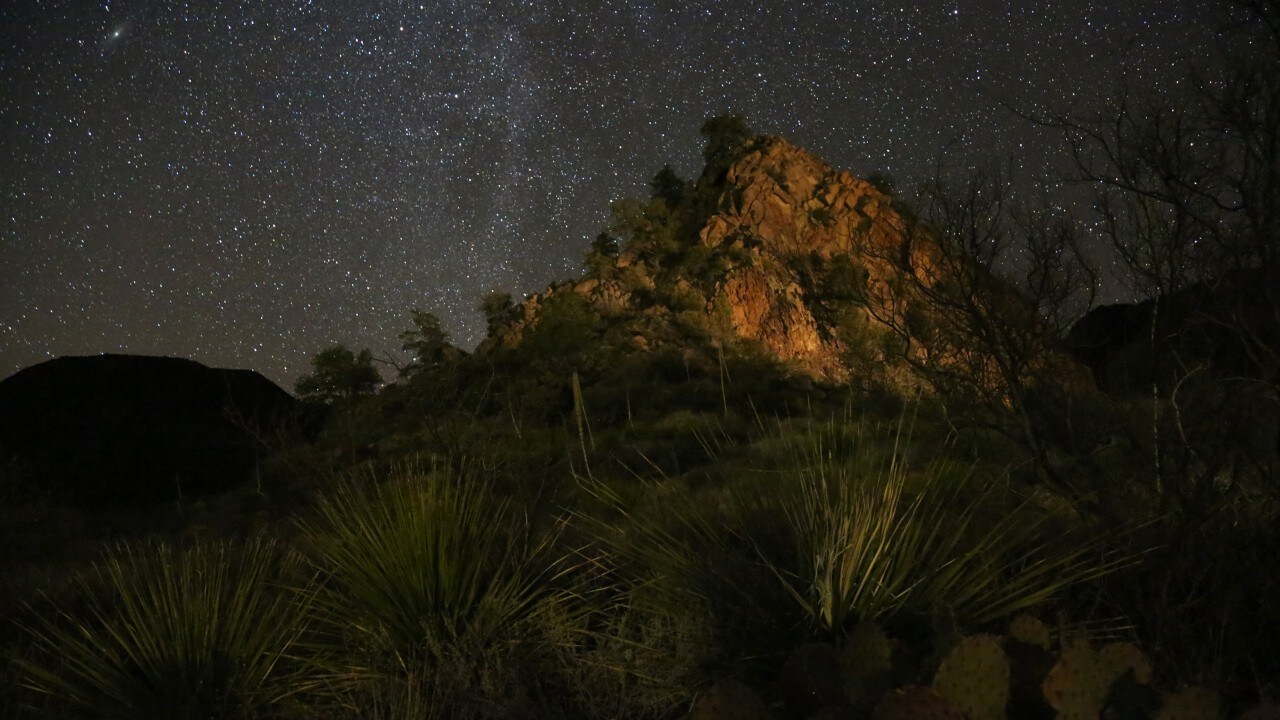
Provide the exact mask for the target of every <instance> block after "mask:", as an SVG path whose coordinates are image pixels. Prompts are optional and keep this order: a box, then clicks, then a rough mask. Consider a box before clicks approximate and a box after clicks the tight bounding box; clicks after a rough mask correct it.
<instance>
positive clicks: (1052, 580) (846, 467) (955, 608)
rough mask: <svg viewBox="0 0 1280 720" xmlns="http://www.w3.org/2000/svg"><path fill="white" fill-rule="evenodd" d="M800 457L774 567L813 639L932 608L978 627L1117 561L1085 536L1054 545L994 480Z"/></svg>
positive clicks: (925, 613)
mask: <svg viewBox="0 0 1280 720" xmlns="http://www.w3.org/2000/svg"><path fill="white" fill-rule="evenodd" d="M899 447H901V445H899ZM808 458H809V462H808V463H807V465H806V466H805V467H804V468H803V469H802V470H801V471H800V472H799V474H798V478H797V479H798V481H799V484H800V487H799V488H798V492H797V493H796V494H795V497H796V498H797V499H796V500H794V501H792V502H791V503H790V504H788V505H787V507H786V511H787V517H788V519H789V521H790V524H791V527H792V530H793V534H794V537H795V540H796V555H795V557H796V560H797V566H796V567H782V566H778V565H775V570H776V572H777V574H778V576H779V577H780V578H782V580H783V581H784V582H785V583H786V584H787V587H788V588H789V590H790V592H791V595H792V596H793V597H794V598H795V600H796V601H797V602H798V603H800V605H801V606H802V607H803V609H804V611H805V612H806V614H807V615H808V616H809V618H810V621H811V622H812V624H813V625H814V626H816V628H817V629H819V630H821V631H823V632H827V633H835V634H843V633H846V632H848V631H849V630H850V629H851V628H852V627H853V626H854V625H855V624H856V623H857V622H858V621H860V620H877V621H882V622H888V623H890V624H892V623H893V622H894V621H896V620H901V619H907V618H913V617H914V618H922V617H931V616H936V615H938V614H939V613H941V614H944V615H947V616H948V617H950V618H952V619H953V620H954V621H955V622H956V623H958V624H959V625H960V626H962V627H976V626H981V625H984V624H987V623H990V622H993V621H995V620H999V619H1001V618H1005V617H1009V616H1012V615H1015V614H1017V613H1018V612H1020V611H1023V610H1025V609H1027V608H1030V607H1033V606H1036V605H1038V604H1040V603H1043V602H1045V601H1047V600H1048V599H1050V598H1051V597H1053V596H1054V595H1055V594H1056V593H1057V592H1058V591H1060V590H1061V589H1063V588H1065V587H1067V586H1069V585H1071V584H1073V583H1077V582H1081V581H1085V580H1088V579H1091V578H1095V577H1098V576H1099V575H1102V574H1104V573H1106V572H1109V571H1110V570H1112V569H1114V568H1115V567H1117V566H1119V565H1120V564H1122V563H1123V562H1124V559H1123V558H1117V557H1115V556H1110V557H1108V556H1107V555H1106V554H1105V553H1104V552H1103V548H1102V547H1101V542H1102V540H1101V539H1098V538H1096V537H1095V539H1091V540H1085V541H1082V542H1080V543H1064V542H1062V541H1061V535H1060V533H1057V532H1053V531H1052V529H1051V528H1050V527H1049V524H1048V521H1049V518H1048V517H1047V515H1046V514H1045V513H1043V512H1041V511H1039V510H1038V509H1037V508H1035V507H1033V506H1032V505H1031V504H1029V503H1015V504H1013V505H1012V507H1008V506H1007V502H1006V501H1005V500H1004V499H1003V498H1001V497H1000V493H999V492H997V490H998V488H997V487H996V486H995V484H994V483H992V482H985V483H984V482H981V481H975V480H974V479H973V478H971V477H970V476H969V474H968V473H967V471H957V470H955V469H953V468H949V467H947V466H945V465H935V466H933V467H932V468H930V469H928V470H927V471H925V472H924V473H923V474H921V475H919V476H910V475H909V474H908V472H907V470H906V468H905V466H904V464H903V462H902V459H901V456H900V454H899V453H898V452H896V451H895V452H894V453H893V454H892V456H891V458H890V459H889V460H888V462H887V463H886V464H884V465H881V468H880V469H879V470H877V469H875V467H874V464H873V463H872V462H868V461H867V459H866V458H865V457H859V455H858V453H857V452H855V453H854V456H853V457H852V458H840V457H836V456H834V455H833V454H831V453H829V452H824V451H823V450H822V449H820V448H819V449H815V450H811V451H809V452H808ZM1000 503H1005V506H1000V507H999V512H998V513H997V517H996V518H995V519H991V515H992V514H993V513H992V512H991V510H992V508H993V507H996V506H997V505H999V504H1000Z"/></svg>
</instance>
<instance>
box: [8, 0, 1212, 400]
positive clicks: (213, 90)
mask: <svg viewBox="0 0 1280 720" xmlns="http://www.w3.org/2000/svg"><path fill="white" fill-rule="evenodd" d="M1210 5H1212V3H1205V2H1202V1H1200V0H1125V1H1124V2H1116V1H1114V0H1108V1H1106V2H1090V1H1088V0H1047V1H1045V2H1039V1H1037V2H1030V1H1022V0H1004V1H999V0H955V1H953V2H940V1H935V0H924V1H923V2H894V3H889V2H881V1H880V0H845V1H844V2H803V1H802V2H797V1H796V0H769V1H767V2H753V3H747V2H726V1H722V2H700V1H697V0H681V1H677V2H610V1H608V0H599V1H598V2H536V1H535V0H529V1H528V2H463V1H459V2H428V3H417V2H413V3H410V2H372V1H370V2H354V1H351V0H316V1H314V2H312V1H310V0H291V1H288V2H285V1H283V0H281V1H276V0H269V1H268V0H262V1H257V0H244V1H242V2H229V1H228V2H178V1H177V0H171V1H168V2H147V1H145V0H136V1H133V2H96V3H95V2H81V1H80V0H61V1H58V2H33V1H31V0H17V2H14V0H5V1H4V2H3V4H0V141H2V142H3V149H2V150H0V377H4V376H7V375H9V374H11V373H13V372H15V371H17V370H18V369H20V368H22V367H25V366H27V365H32V364H35V363H38V362H41V361H44V360H47V359H50V358H52V357H56V356H59V355H85V354H96V353H100V352H130V353H141V354H159V355H173V356H181V357H188V358H192V359H195V360H198V361H200V362H203V363H205V364H208V365H212V366H218V367H239V368H252V369H256V370H258V371H260V372H262V373H264V374H265V375H267V376H268V377H270V378H271V379H273V380H275V381H277V382H279V383H281V384H282V385H284V386H285V387H287V388H292V384H293V381H294V379H295V378H296V377H297V376H298V375H299V374H301V373H303V372H305V371H307V369H308V362H309V358H310V357H311V356H312V355H314V354H315V353H316V352H318V351H320V350H322V349H324V348H325V347H328V346H331V345H334V344H336V343H339V342H342V343H345V344H347V345H348V346H349V347H353V348H360V347H369V348H371V349H373V350H374V352H375V354H379V355H381V354H384V353H387V352H390V351H395V350H397V349H398V344H399V343H398V341H397V340H396V335H397V334H398V333H400V332H401V331H403V330H405V329H407V328H408V327H409V326H410V320H409V310H410V309H414V308H417V309H422V310H427V311H430V312H433V313H435V314H436V315H438V316H439V317H440V318H441V319H442V321H443V322H444V325H445V327H446V328H447V329H448V330H449V331H450V332H451V333H452V335H453V338H454V341H455V342H456V343H458V344H459V345H462V346H464V347H471V346H472V345H474V344H475V343H476V342H478V341H479V340H480V339H481V337H482V334H483V326H484V323H483V320H482V318H481V316H480V313H479V311H478V310H476V306H477V305H478V303H479V300H480V298H481V297H482V296H483V295H484V294H485V293H486V292H488V291H490V290H494V289H498V290H504V291H507V292H511V293H512V294H513V295H516V296H517V297H519V296H521V295H523V294H525V293H528V292H533V291H537V290H539V289H541V288H543V287H545V286H546V285H547V284H548V283H549V282H551V281H553V280H557V279H562V278H566V277H571V276H574V275H577V274H578V273H579V272H580V268H581V260H582V256H583V253H584V251H585V250H586V248H587V246H588V244H589V242H590V238H592V237H594V236H595V235H596V234H597V233H598V232H599V231H600V230H602V229H603V228H604V227H605V226H606V224H607V223H608V218H609V211H608V208H609V204H610V202H611V201H612V200H615V199H618V198H621V197H626V196H638V195H643V194H646V191H647V187H648V182H649V180H650V178H652V177H653V175H654V174H655V173H656V171H657V170H658V169H659V168H661V167H662V165H663V164H664V163H670V164H671V165H672V167H673V168H675V169H676V170H677V172H679V173H680V174H682V175H684V176H686V177H693V176H696V173H697V172H698V171H699V170H700V169H701V166H700V154H699V151H700V148H701V140H702V139H701V137H700V136H699V134H698V128H699V127H700V126H701V124H702V122H703V120H705V119H706V118H707V117H709V116H711V115H716V114H720V113H724V112H735V113H738V114H740V115H742V116H743V117H744V118H745V119H746V120H747V122H748V124H750V125H751V126H752V127H753V128H754V129H756V130H757V131H760V132H766V133H771V134H780V135H783V136H785V137H787V138H789V139H790V140H792V141H793V142H795V143H797V144H798V145H800V146H802V147H804V148H807V149H809V150H811V151H813V152H815V153H817V154H818V155H820V156H821V157H823V158H825V159H826V160H827V161H828V162H830V163H831V164H833V165H835V166H836V167H838V168H842V169H847V170H850V171H852V172H854V173H856V174H860V175H866V174H869V173H872V172H887V173H889V174H891V175H892V176H893V177H894V178H895V179H896V180H897V182H898V185H899V186H903V187H910V186H912V185H913V184H914V183H916V182H917V181H919V180H923V179H924V178H925V177H927V176H928V174H929V173H930V172H931V169H932V167H933V166H934V162H935V159H936V158H937V157H938V154H939V153H940V152H941V151H942V149H943V148H944V147H947V146H950V147H951V151H950V154H949V156H948V157H949V158H950V162H952V163H954V164H957V165H961V166H963V165H965V164H967V163H974V162H979V161H984V160H985V161H990V160H992V159H997V160H999V159H1003V158H1010V157H1013V158H1016V164H1017V165H1018V167H1019V168H1020V170H1019V172H1020V178H1021V180H1020V181H1021V182H1027V183H1030V182H1034V181H1035V180H1036V179H1037V178H1039V177H1040V176H1043V175H1045V174H1046V172H1048V168H1049V167H1050V166H1051V164H1052V163H1053V162H1054V160H1053V158H1055V157H1059V149H1060V143H1059V139H1058V138H1057V137H1056V136H1055V135H1053V134H1052V133H1050V132H1047V131H1043V130H1041V129H1039V128H1036V127H1034V126H1031V125H1029V124H1028V123H1026V122H1025V121H1022V120H1020V119H1019V118H1018V117H1017V116H1016V115H1015V114H1013V113H1011V112H1008V111H1007V110H1004V109H1002V108H1001V104H1002V103H1006V104H1013V105H1016V106H1018V107H1023V108H1028V109H1031V108H1043V107H1052V108H1057V109H1063V108H1073V109H1076V110H1081V111H1083V110H1087V109H1088V108H1090V107H1094V106H1096V103H1097V102H1098V101H1099V98H1101V97H1103V96H1105V95H1107V94H1109V93H1110V92H1111V90H1112V89H1113V88H1114V87H1116V86H1117V84H1118V83H1119V82H1120V81H1121V79H1122V78H1124V79H1126V80H1127V82H1129V83H1130V84H1131V85H1135V86H1138V87H1150V86H1153V85H1156V84H1158V83H1160V82H1163V81H1166V80H1168V79H1171V78H1173V77H1175V76H1177V75H1178V74H1180V70H1179V68H1180V67H1181V66H1182V64H1183V62H1184V61H1185V60H1187V59H1195V58H1196V57H1197V56H1199V55H1200V54H1203V53H1205V52H1206V49H1207V48H1208V47H1209V46H1210V45H1212V43H1213V38H1214V37H1215V32H1216V31H1217V30H1219V29H1220V28H1221V26H1222V25H1223V24H1224V21H1223V18H1221V17H1219V16H1216V15H1214V14H1212V12H1211V11H1210V10H1209V9H1208V8H1207V6H1210Z"/></svg>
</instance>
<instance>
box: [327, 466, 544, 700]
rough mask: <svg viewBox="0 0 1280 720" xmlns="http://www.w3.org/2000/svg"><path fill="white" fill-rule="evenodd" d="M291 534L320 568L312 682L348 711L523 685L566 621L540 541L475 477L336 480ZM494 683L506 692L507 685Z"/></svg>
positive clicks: (509, 690) (405, 473) (408, 474)
mask: <svg viewBox="0 0 1280 720" xmlns="http://www.w3.org/2000/svg"><path fill="white" fill-rule="evenodd" d="M302 529H303V532H304V535H305V536H306V541H305V542H306V543H307V546H308V552H307V555H308V557H309V558H310V560H311V562H312V563H313V564H314V567H315V568H316V570H317V571H318V572H319V573H320V589H319V591H318V592H317V594H316V599H315V608H316V614H317V623H316V625H317V630H318V632H317V639H316V641H315V642H314V652H313V653H312V655H311V657H312V659H313V661H314V663H315V665H316V667H317V669H318V676H319V678H320V684H319V686H318V688H317V689H318V690H322V691H324V692H323V693H322V694H328V695H330V697H332V698H334V699H335V700H336V703H337V704H338V705H345V706H347V707H348V709H349V710H352V711H354V712H355V713H356V714H357V715H359V716H362V717H364V716H368V715H369V713H370V712H373V711H374V709H375V708H382V709H384V710H385V711H386V714H388V715H398V714H400V713H401V712H403V711H407V709H409V708H417V709H432V710H434V711H436V712H442V713H446V714H449V715H451V716H461V715H462V714H466V713H467V712H468V711H467V710H466V706H467V705H468V702H469V701H468V700H466V698H465V697H464V696H471V697H474V695H475V693H477V692H482V691H483V687H482V686H485V685H490V686H502V685H503V683H508V682H509V683H511V684H512V685H514V684H518V682H517V681H519V680H527V679H529V678H528V675H527V673H525V672H524V670H526V669H527V668H522V667H521V662H522V661H523V660H524V659H525V658H527V657H528V656H529V655H532V654H535V650H534V648H535V647H536V646H537V644H538V643H537V640H538V639H539V636H540V635H539V634H540V632H541V629H542V628H544V627H545V626H546V622H551V621H552V620H553V619H554V621H555V622H563V621H564V620H563V618H565V617H566V614H565V612H564V607H563V605H564V604H565V601H566V598H567V593H565V592H563V591H560V590H557V583H556V575H557V570H558V568H559V567H560V565H559V563H558V561H557V560H556V558H555V557H553V556H552V555H551V554H550V552H549V550H550V547H551V537H550V535H548V534H542V533H539V532H538V531H537V530H536V529H534V528H531V527H530V526H529V520H528V518H527V517H526V516H523V515H521V514H518V513H516V512H514V511H513V510H512V509H511V508H510V507H509V506H508V504H507V503H506V502H505V501H502V500H499V499H496V498H495V497H494V496H493V495H492V494H491V492H490V489H489V488H488V487H487V486H486V485H485V484H484V483H483V482H479V481H473V480H471V479H470V478H465V477H456V476H451V475H446V474H443V473H436V472H420V471H414V470H405V471H402V472H399V473H397V474H396V476H395V477H393V478H392V479H390V480H387V481H385V482H376V481H374V480H372V479H365V481H363V482H362V481H358V480H354V479H353V480H349V481H347V482H345V483H343V484H341V485H340V486H339V487H338V489H337V490H336V491H335V492H333V493H331V494H330V495H329V496H328V497H327V498H324V499H322V500H321V501H320V502H319V503H318V508H317V512H316V516H315V517H314V518H313V519H310V520H307V521H304V522H303V523H302ZM516 675H523V677H519V678H517V677H514V676H516ZM494 689H496V690H499V691H505V692H507V693H508V696H507V697H505V698H503V699H504V701H508V702H510V701H511V700H512V697H511V696H512V694H513V693H514V691H513V687H512V686H510V685H509V686H506V687H497V688H494Z"/></svg>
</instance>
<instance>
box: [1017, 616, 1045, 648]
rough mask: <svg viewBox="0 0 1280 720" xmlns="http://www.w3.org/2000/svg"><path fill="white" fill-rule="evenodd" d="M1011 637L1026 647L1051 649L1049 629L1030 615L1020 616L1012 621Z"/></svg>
mask: <svg viewBox="0 0 1280 720" xmlns="http://www.w3.org/2000/svg"><path fill="white" fill-rule="evenodd" d="M1009 637H1011V638H1013V639H1014V640H1017V641H1018V642H1020V643H1022V644H1024V645H1034V646H1035V647H1038V648H1040V649H1041V650H1048V649H1049V643H1050V638H1049V627H1048V626H1047V625H1045V624H1044V623H1042V622H1040V621H1039V620H1037V619H1036V618H1034V617H1032V616H1030V615H1019V616H1018V617H1016V618H1014V619H1013V620H1012V621H1010V623H1009Z"/></svg>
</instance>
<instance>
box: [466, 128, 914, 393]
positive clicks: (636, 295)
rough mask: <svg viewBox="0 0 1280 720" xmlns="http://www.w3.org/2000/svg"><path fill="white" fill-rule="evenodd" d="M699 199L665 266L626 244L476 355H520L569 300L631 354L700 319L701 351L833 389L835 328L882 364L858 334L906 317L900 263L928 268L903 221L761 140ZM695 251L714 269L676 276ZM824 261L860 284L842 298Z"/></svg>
mask: <svg viewBox="0 0 1280 720" xmlns="http://www.w3.org/2000/svg"><path fill="white" fill-rule="evenodd" d="M695 192H696V193H697V197H699V198H700V200H699V201H700V202H702V203H704V204H703V205H702V206H701V207H702V210H701V217H697V216H696V212H694V215H695V217H694V222H695V225H694V226H693V227H691V228H682V230H681V234H680V236H679V238H678V241H677V242H675V243H673V244H672V245H673V247H671V248H668V249H666V250H665V252H666V255H663V254H662V252H659V251H655V250H654V248H653V247H652V245H650V244H647V242H646V240H647V237H646V235H645V231H643V230H642V231H639V232H637V233H635V235H634V236H633V237H631V238H627V240H629V242H628V243H627V244H626V246H625V247H624V248H623V249H622V251H621V253H620V254H619V256H618V257H617V258H616V259H615V260H614V261H613V263H612V265H609V266H608V268H607V269H606V271H604V272H600V271H596V272H593V273H592V274H591V275H589V276H588V277H586V278H584V279H581V280H578V281H572V282H567V283H561V284H557V285H554V286H552V287H550V288H548V289H547V290H546V291H544V292H541V293H538V294H535V295H532V296H530V297H529V298H527V299H526V300H525V302H524V303H523V306H522V307H521V308H519V310H518V311H517V312H515V313H514V314H513V321H512V322H511V323H510V324H509V325H507V326H506V327H505V328H503V329H502V331H501V332H499V333H497V334H496V335H495V336H494V337H491V338H490V339H489V340H487V341H486V342H485V343H484V344H482V346H481V348H480V351H481V352H484V351H486V350H491V349H496V348H501V347H515V346H518V345H519V344H520V342H521V339H522V337H523V336H524V335H525V334H526V332H527V331H528V330H529V329H530V328H532V327H536V326H537V324H538V322H539V315H540V313H541V312H542V310H543V308H544V307H545V306H546V305H547V303H548V301H550V300H551V299H552V298H553V297H555V296H557V295H561V294H565V293H574V294H577V295H578V296H580V297H582V298H584V299H586V300H587V301H588V303H589V305H590V307H591V308H592V309H593V310H594V311H595V312H596V313H597V314H599V315H600V317H601V318H605V319H606V320H608V321H610V322H613V323H614V324H619V323H621V324H626V325H629V326H630V328H629V332H628V333H627V337H629V338H632V339H633V341H634V340H635V339H636V338H639V340H640V341H639V342H633V344H634V345H635V346H636V348H637V349H641V350H645V349H652V348H654V347H657V346H661V345H663V344H666V343H667V342H669V341H674V342H678V341H680V340H679V339H678V338H680V337H681V335H680V333H679V332H667V330H668V329H669V328H667V327H666V326H670V325H679V324H681V323H684V325H685V326H687V325H689V324H690V323H692V322H694V318H693V316H694V315H700V316H701V317H702V322H703V323H704V324H705V326H706V329H705V333H704V337H703V340H706V339H707V338H708V337H709V338H710V342H711V343H712V344H713V345H717V344H723V343H733V342H745V343H749V344H754V345H756V346H758V347H761V348H763V349H765V350H767V351H768V352H769V353H770V354H772V355H773V356H775V357H777V358H778V359H781V360H785V361H787V362H788V363H790V364H791V366H792V367H793V368H795V369H796V370H797V371H799V372H801V373H803V374H806V375H810V376H812V377H814V378H817V379H822V380H830V381H836V382H843V381H846V380H848V379H850V377H851V374H853V373H855V372H857V371H856V369H854V368H851V367H850V364H849V362H848V357H849V350H850V348H849V347H847V346H848V344H849V340H848V335H847V333H846V332H844V331H842V330H841V326H845V327H847V326H849V324H850V323H853V324H855V325H858V326H859V327H862V328H865V329H866V330H865V332H863V333H862V334H861V336H860V338H859V341H858V342H860V343H863V344H866V345H867V346H868V347H867V348H862V349H861V350H860V351H859V352H860V353H861V354H862V356H863V357H866V358H867V359H869V360H870V361H872V362H875V361H877V360H878V361H880V362H882V363H883V362H887V361H888V359H887V358H884V357H883V351H882V350H880V349H877V348H878V347H879V345H880V344H879V343H876V342H868V337H869V336H875V335H876V334H880V335H883V334H884V333H886V332H887V328H886V327H885V325H884V323H883V322H881V320H884V319H891V318H893V317H895V316H897V315H900V314H901V313H903V312H905V311H906V308H907V305H908V302H907V301H906V300H905V298H903V297H901V296H899V294H898V293H897V292H896V288H898V287H900V286H901V283H900V282H896V281H895V278H897V277H900V274H901V272H902V270H901V267H902V263H901V262H900V261H901V260H902V259H903V257H904V252H909V254H910V260H911V267H913V268H914V269H915V272H917V273H928V272H929V268H930V267H931V263H930V259H929V256H928V247H927V244H926V243H922V242H916V243H907V242H906V239H907V237H908V226H907V223H906V221H905V220H904V219H903V217H902V216H901V215H900V214H899V213H898V212H897V211H896V210H895V209H894V208H893V207H892V200H891V198H890V197H889V196H888V195H886V194H885V193H884V192H882V191H880V190H879V189H877V188H876V187H875V186H874V185H872V184H871V183H869V182H867V181H865V180H861V179H859V178H856V177H854V176H853V175H851V174H849V173H847V172H841V171H837V170H834V169H833V168H831V167H830V166H829V165H827V164H826V163H824V162H822V161H821V160H820V159H818V158H817V157H816V156H814V155H812V154H810V153H808V152H806V151H804V150H802V149H800V148H797V147H795V146H793V145H791V144H790V143H788V142H787V141H786V140H783V139H781V138H777V137H767V136H766V137H757V138H755V139H753V140H751V141H750V142H749V143H748V144H747V145H745V146H744V147H743V148H742V152H741V153H740V154H739V156H738V157H737V159H736V160H735V161H734V162H732V163H731V164H730V165H729V166H728V169H727V170H726V171H725V172H724V173H723V174H722V175H721V176H720V177H718V178H708V177H706V176H705V175H704V177H703V179H702V180H701V181H700V182H699V184H698V186H697V188H696V190H695ZM695 246H701V248H700V249H699V248H697V247H695ZM691 248H692V249H693V250H697V251H698V252H700V253H701V256H702V257H708V258H714V259H716V260H717V262H718V263H719V264H716V265H714V270H712V271H705V270H703V271H700V272H697V273H695V272H694V271H692V270H686V266H688V265H689V263H688V262H687V258H688V257H690V256H692V255H693V253H692V252H691V251H690V250H691ZM681 262H684V265H681V264H680V263H681ZM833 263H840V264H842V267H844V268H845V269H846V275H848V271H849V269H850V268H852V269H853V271H855V274H856V281H857V282H856V283H855V284H856V285H857V286H856V287H850V286H849V283H848V282H847V278H846V282H845V286H844V287H843V288H842V292H833V291H832V290H831V288H830V285H832V280H831V270H830V269H831V266H832V264H833ZM703 267H705V265H704V266H703ZM682 273H686V274H682ZM851 295H853V296H856V299H854V298H852V297H851ZM877 318H878V319H877ZM877 353H879V354H881V356H882V357H880V358H878V359H877V358H876V357H869V355H870V356H874V355H876V354H877Z"/></svg>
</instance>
